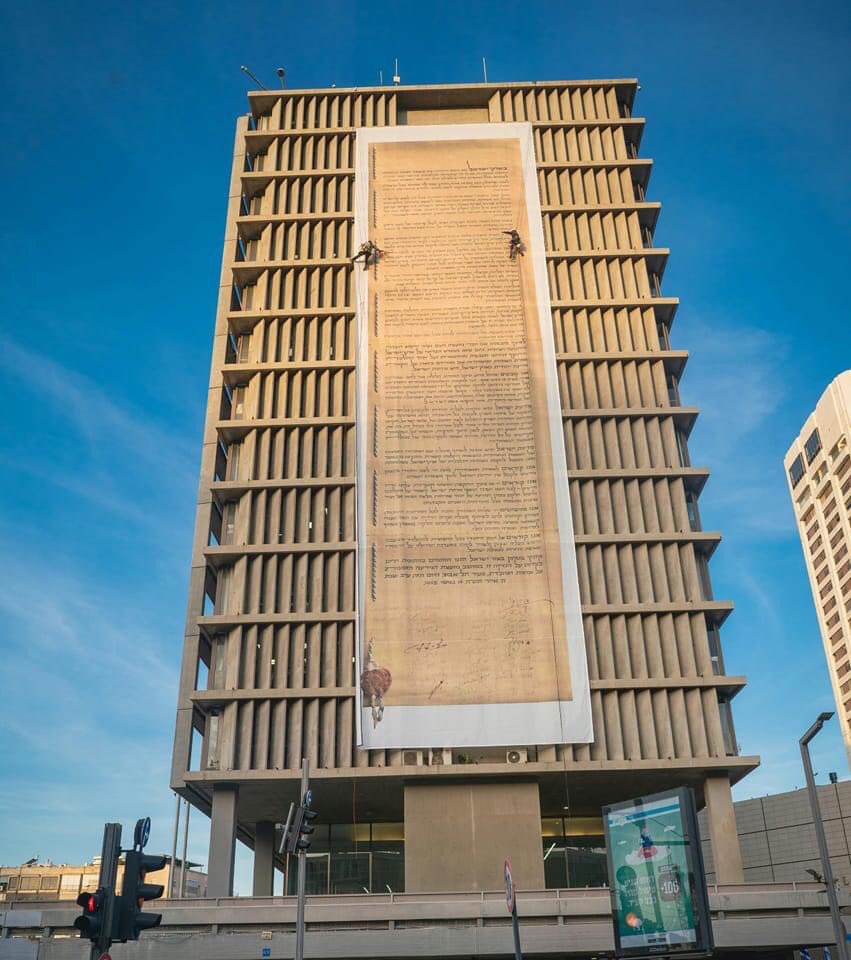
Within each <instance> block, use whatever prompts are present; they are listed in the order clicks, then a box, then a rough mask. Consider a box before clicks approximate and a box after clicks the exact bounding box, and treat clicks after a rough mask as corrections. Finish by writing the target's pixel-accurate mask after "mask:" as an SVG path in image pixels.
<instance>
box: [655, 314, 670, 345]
mask: <svg viewBox="0 0 851 960" xmlns="http://www.w3.org/2000/svg"><path fill="white" fill-rule="evenodd" d="M656 335H657V336H658V338H659V346H660V347H661V348H662V349H663V350H670V349H671V340H670V333H669V331H668V324H667V323H665V322H664V321H662V320H657V321H656Z"/></svg>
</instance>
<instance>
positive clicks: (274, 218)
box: [172, 79, 758, 896]
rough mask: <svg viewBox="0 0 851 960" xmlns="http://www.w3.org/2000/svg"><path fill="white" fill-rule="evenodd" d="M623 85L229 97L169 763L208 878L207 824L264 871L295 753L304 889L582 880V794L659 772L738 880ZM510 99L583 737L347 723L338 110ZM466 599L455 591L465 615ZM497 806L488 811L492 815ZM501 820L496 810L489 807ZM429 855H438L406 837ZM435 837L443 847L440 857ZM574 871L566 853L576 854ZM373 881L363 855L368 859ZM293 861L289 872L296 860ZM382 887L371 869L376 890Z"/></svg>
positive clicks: (596, 811) (594, 815)
mask: <svg viewBox="0 0 851 960" xmlns="http://www.w3.org/2000/svg"><path fill="white" fill-rule="evenodd" d="M636 90H637V83H636V81H635V80H631V79H625V80H600V81H558V82H546V83H544V82H539V83H517V84H501V85H492V84H472V85H446V86H428V87H401V86H400V87H392V88H389V87H379V88H359V89H350V90H346V89H321V90H274V91H273V90H266V91H259V92H256V93H251V94H250V95H249V104H250V113H249V114H248V116H247V117H242V118H240V119H239V120H238V122H237V130H236V140H235V147H234V161H233V169H232V175H231V184H230V196H229V202H228V212H227V220H226V230H225V250H224V261H223V266H222V274H221V286H220V295H219V306H218V313H217V318H216V330H215V336H214V341H213V357H212V367H211V376H210V384H209V393H208V403H207V417H206V422H205V428H204V442H203V452H202V464H201V480H200V487H199V497H198V504H197V521H196V531H195V541H194V548H193V559H192V574H191V585H190V595H189V609H188V619H187V629H186V635H185V644H184V655H183V665H182V673H181V681H180V690H179V703H178V711H177V725H176V736H175V747H174V758H173V769H172V786H173V788H174V789H175V790H176V791H177V792H178V793H179V794H180V795H181V796H184V797H186V798H187V799H189V800H190V802H191V803H193V804H194V805H195V806H196V807H198V808H199V809H201V810H202V811H204V812H205V813H207V814H208V815H210V816H211V818H212V823H211V841H210V857H209V869H210V882H209V892H210V895H211V896H225V895H228V894H229V893H230V892H231V889H232V878H233V863H234V860H233V858H234V844H235V841H236V840H237V839H239V840H241V841H242V842H244V843H246V844H248V845H249V846H250V847H253V848H254V851H255V873H254V892H255V893H256V894H259V895H263V894H268V893H271V892H272V884H273V875H274V869H275V868H276V867H278V868H281V867H282V866H283V864H282V863H281V862H280V860H279V859H278V856H277V849H278V842H279V835H278V834H276V828H275V824H276V823H277V822H280V821H282V820H283V819H284V818H285V815H286V809H287V806H288V804H289V802H290V801H291V800H294V799H296V797H297V794H298V786H299V775H300V774H299V768H300V765H301V761H302V757H306V758H307V759H308V760H309V763H310V767H311V786H312V788H313V795H314V806H315V807H316V809H318V810H319V812H320V819H319V821H317V835H316V840H315V841H314V844H313V847H312V848H311V852H312V855H313V856H312V862H313V864H314V866H313V868H312V869H313V871H314V873H313V877H314V880H315V883H314V885H313V887H312V889H313V891H314V892H328V893H345V892H363V891H364V890H369V891H373V892H377V891H379V890H383V889H384V887H387V888H391V889H394V890H398V889H400V888H401V887H402V886H404V889H406V890H408V891H417V890H436V889H447V885H448V886H450V887H455V888H456V889H457V888H461V889H473V890H481V889H497V888H499V886H500V885H501V882H502V877H501V870H500V869H499V865H500V864H501V863H502V860H503V859H504V858H505V857H506V856H510V857H511V858H512V861H513V863H514V865H515V874H516V879H517V882H518V884H519V886H521V887H526V888H540V886H541V885H542V884H546V885H552V886H569V885H577V886H583V885H586V883H587V882H588V878H589V877H594V876H597V877H598V879H599V880H600V882H603V881H604V878H600V877H599V876H598V874H595V870H598V869H599V864H600V863H601V852H602V851H601V846H602V836H601V834H602V828H601V825H600V807H601V805H603V804H605V803H610V802H614V801H617V800H621V799H627V798H629V797H633V796H636V795H640V794H642V793H650V792H654V791H656V790H661V789H664V788H668V787H673V786H678V785H683V784H687V785H690V786H692V787H693V788H694V789H695V791H696V794H697V797H698V802H699V804H700V805H701V806H705V807H706V809H707V816H708V817H709V820H710V821H711V823H712V826H713V831H712V834H713V841H714V845H715V854H716V856H715V864H716V871H717V876H718V877H719V879H720V880H722V881H736V880H739V879H741V876H742V872H741V860H740V856H739V851H738V844H737V839H736V830H735V818H734V816H733V808H732V800H731V793H730V787H731V784H733V783H735V782H736V781H738V780H739V779H740V778H741V777H742V776H744V775H745V774H746V773H747V772H748V771H750V770H751V769H753V768H754V767H755V766H756V764H757V763H758V759H757V758H755V757H748V756H741V755H740V754H739V749H738V745H737V743H736V738H735V733H734V728H733V723H732V713H731V701H732V699H733V697H734V696H735V695H736V693H738V691H739V690H740V689H741V688H742V687H743V686H744V683H745V678H744V677H741V676H731V675H729V674H728V673H727V672H726V670H725V666H724V659H723V655H722V651H721V642H720V629H721V626H722V624H723V622H724V620H725V618H726V617H727V616H728V614H729V613H730V611H731V609H732V604H731V603H730V602H729V601H727V600H719V599H716V598H715V597H714V596H713V593H712V588H711V583H710V578H709V568H708V563H709V558H710V557H711V555H712V552H713V551H714V549H715V548H716V546H717V545H718V543H719V541H720V534H718V533H716V532H713V531H705V530H703V529H702V526H701V523H700V516H699V510H698V499H699V496H700V492H701V490H702V488H703V486H704V484H705V483H706V480H707V478H708V470H707V469H706V468H705V467H702V466H697V465H694V464H692V462H691V458H690V454H689V449H688V435H689V432H690V430H691V428H692V425H693V424H694V421H695V418H696V417H697V410H696V409H695V408H693V407H687V406H684V405H683V404H682V403H681V401H680V395H679V388H678V384H679V379H680V376H681V374H682V371H683V368H684V366H685V363H686V360H687V356H688V355H687V352H686V351H685V350H684V349H681V348H680V347H679V346H676V347H674V346H672V341H671V328H672V324H673V321H674V315H675V313H676V310H677V306H678V300H677V299H676V298H674V297H671V296H668V295H666V294H663V291H662V286H661V284H662V275H663V272H664V268H665V263H666V261H667V258H668V251H667V249H665V248H661V247H658V246H657V245H656V244H655V242H654V237H653V234H654V229H655V224H656V219H657V216H658V214H659V210H660V204H659V203H658V202H657V201H655V200H651V199H648V189H649V188H648V182H649V178H650V172H651V169H652V161H651V160H649V159H646V158H643V157H641V156H639V146H640V142H641V135H642V132H643V129H644V120H643V119H642V118H640V117H637V116H634V115H633V100H634V97H635V93H636ZM435 123H440V124H442V125H446V124H452V123H464V124H470V123H475V124H506V123H512V124H514V123H522V124H528V125H529V128H530V130H531V134H532V137H533V142H534V158H533V159H534V174H535V176H536V178H537V188H538V193H539V197H540V216H541V218H542V229H543V237H544V246H545V252H544V257H545V263H546V273H547V281H548V286H549V298H550V303H549V309H550V313H551V317H552V325H553V336H554V341H555V363H556V368H557V378H558V392H559V394H560V404H561V408H562V427H563V436H564V450H565V456H566V467H567V475H568V483H569V493H570V502H571V508H572V521H573V530H574V533H575V537H574V539H575V553H576V563H577V566H578V580H579V592H580V598H581V615H582V625H583V630H584V644H585V653H586V657H587V668H588V676H589V685H590V700H591V713H592V718H593V730H594V736H593V742H590V743H576V744H569V743H567V744H560V743H558V744H553V743H543V744H542V743H526V742H518V743H516V744H511V745H508V746H506V747H502V748H488V749H475V748H464V749H463V750H462V749H459V748H457V747H456V746H455V745H454V744H452V743H451V742H450V743H443V744H439V745H438V744H436V745H435V746H434V748H431V749H417V750H405V749H386V750H374V749H370V750H365V749H362V748H360V747H359V746H358V744H357V713H356V711H357V706H356V696H357V673H356V624H357V582H356V577H357V556H356V551H357V530H356V515H357V490H356V475H357V464H356V460H355V455H356V429H357V424H356V416H355V408H356V390H355V372H356V347H357V343H358V330H357V328H356V325H355V312H356V311H355V306H356V304H355V291H354V286H355V285H354V276H353V273H354V268H353V265H352V262H351V257H352V256H353V254H354V253H355V252H356V250H355V249H353V220H354V196H355V190H356V186H357V185H356V183H355V145H356V138H357V133H358V130H359V129H362V128H365V127H369V128H373V127H386V126H395V125H406V124H407V125H421V124H435ZM473 614H474V615H475V611H473ZM506 811H510V814H511V815H510V816H508V817H507V816H506ZM515 826H516V827H517V829H514V827H515ZM440 851H442V852H443V856H438V855H436V852H440ZM447 857H448V858H453V859H457V860H458V863H456V864H454V865H453V867H452V869H451V870H447V866H446V859H447ZM586 867H587V870H586V869H585V868H586ZM391 877H392V878H395V879H393V880H391V879H390V878H391ZM310 882H312V881H310V880H309V883H310ZM394 884H395V886H394Z"/></svg>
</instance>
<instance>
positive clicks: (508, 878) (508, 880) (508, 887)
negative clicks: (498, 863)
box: [502, 860, 517, 913]
mask: <svg viewBox="0 0 851 960" xmlns="http://www.w3.org/2000/svg"><path fill="white" fill-rule="evenodd" d="M502 875H503V877H504V879H505V905H506V907H508V912H509V913H514V908H515V906H516V902H517V901H516V898H515V894H514V877H513V875H512V873H511V861H510V860H506V861H505V865H504V866H503V868H502Z"/></svg>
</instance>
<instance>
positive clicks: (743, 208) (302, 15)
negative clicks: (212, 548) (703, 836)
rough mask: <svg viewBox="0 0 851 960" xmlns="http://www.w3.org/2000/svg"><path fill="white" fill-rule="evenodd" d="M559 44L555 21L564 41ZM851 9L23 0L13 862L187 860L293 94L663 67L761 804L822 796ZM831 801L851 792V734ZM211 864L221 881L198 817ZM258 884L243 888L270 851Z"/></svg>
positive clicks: (12, 585)
mask: <svg viewBox="0 0 851 960" xmlns="http://www.w3.org/2000/svg"><path fill="white" fill-rule="evenodd" d="M553 24H555V26H553ZM849 39H851V7H849V6H848V5H847V4H845V3H819V2H806V3H804V2H801V3H783V2H750V3H741V2H737V3H729V2H723V0H722V2H715V3H711V4H709V3H706V4H696V3H682V2H678V3H667V2H665V3H647V4H635V3H624V2H610V3H607V4H590V3H586V4H579V3H572V2H570V3H568V2H559V3H555V2H553V3H540V2H531V3H522V4H521V3H504V2H492V3H484V2H472V3H457V2H456V3H446V2H443V0H439V2H433V3H430V4H422V3H416V4H414V3H405V2H395V3H387V2H384V0H376V2H371V3H369V4H363V3H346V4H344V3H331V2H317V3H313V4H310V5H308V4H293V3H270V2H255V3H249V4H233V3H227V4H225V3H220V2H209V0H208V2H184V3H174V2H169V3H163V2H158V0H150V2H146V3H144V4H141V3H133V2H130V3H126V4H114V3H111V2H110V3H107V2H103V3H98V2H81V3H77V4H67V3H58V2H56V0H47V2H41V3H39V4H5V5H3V7H2V12H0V83H2V89H3V91H4V92H3V95H2V97H0V122H2V126H3V130H4V133H5V147H4V150H3V151H2V153H0V167H2V178H0V183H2V191H3V198H2V204H0V220H1V221H2V230H0V263H2V268H3V276H4V278H5V282H4V283H3V285H2V289H0V310H2V312H1V313H0V316H2V318H3V325H2V331H0V338H2V339H0V370H2V373H3V377H4V381H5V383H6V387H7V394H6V396H7V400H8V401H9V406H8V407H7V412H6V415H5V417H4V418H3V428H2V429H3V443H2V446H0V457H1V458H2V466H3V469H2V472H0V483H2V485H3V488H4V496H3V501H2V502H3V504H4V509H3V510H2V511H0V567H2V571H1V572H0V617H1V618H2V630H0V654H2V663H3V671H2V674H0V704H2V709H0V769H2V771H3V776H2V779H1V780H0V862H2V863H18V862H20V861H22V860H23V859H27V858H29V857H31V856H35V855H37V854H38V855H40V856H41V857H42V858H46V857H51V858H53V859H54V860H56V861H66V862H75V861H79V860H80V859H81V858H86V857H89V856H91V854H93V853H95V852H97V849H98V847H99V843H100V824H101V823H102V822H103V821H104V820H107V819H118V820H122V821H123V822H124V823H125V824H127V825H128V827H129V826H131V825H132V822H133V820H134V819H135V818H136V817H137V816H142V815H144V814H150V815H151V816H152V817H153V818H154V829H153V833H152V841H151V842H152V845H153V846H155V847H158V848H160V849H167V848H168V847H169V846H170V833H171V824H172V819H171V818H172V815H173V801H172V798H171V796H170V793H169V791H168V786H167V784H168V765H169V760H170V748H171V731H172V724H173V716H174V706H175V692H176V681H177V672H178V665H179V658H180V650H181V644H182V633H183V618H184V612H185V588H186V581H187V574H188V566H189V558H190V541H191V533H192V522H193V504H194V499H195V490H196V484H197V464H198V456H199V443H200V438H201V427H202V417H203V405H204V401H205V390H206V383H207V374H208V364H209V348H210V342H211V335H212V327H213V317H214V308H215V297H216V290H217V283H218V275H219V268H220V258H221V239H222V227H223V221H224V213H225V196H226V190H227V182H228V176H229V169H230V157H229V154H230V150H231V147H232V139H233V121H234V118H235V117H236V115H237V114H238V113H240V112H243V111H244V110H245V108H246V106H245V99H244V93H245V90H246V86H247V85H246V83H245V81H244V78H243V76H242V74H241V73H240V72H239V65H240V64H242V63H246V64H248V65H249V66H250V67H251V68H252V69H253V70H254V71H255V72H256V73H257V74H258V75H259V76H260V77H261V78H262V79H265V80H266V82H267V83H269V85H273V82H274V81H275V75H274V69H275V67H277V66H278V65H283V66H285V67H286V69H287V78H288V83H289V85H290V86H301V87H312V86H325V85H329V84H332V83H335V84H337V85H338V86H350V85H369V84H373V83H376V82H377V80H378V72H379V70H383V71H384V76H385V78H389V76H390V74H391V73H392V65H393V58H394V57H398V58H399V62H400V70H401V74H402V78H403V80H404V81H405V82H406V83H430V82H435V83H436V82H464V81H475V80H478V79H480V76H481V73H480V70H481V66H480V64H481V57H482V56H486V57H487V60H488V71H489V75H490V79H491V80H522V79H559V78H572V79H577V78H586V77H613V76H637V77H638V78H639V79H640V82H641V85H642V89H641V92H640V94H639V96H638V100H637V103H636V113H637V114H639V115H642V116H646V117H647V118H648V126H647V131H646V134H645V138H644V142H643V144H642V155H644V156H650V157H653V158H654V159H655V160H656V166H655V169H654V172H653V177H652V180H651V185H650V190H649V192H648V198H649V199H653V200H661V201H662V202H663V204H664V208H663V211H662V215H661V218H660V221H659V227H658V230H657V233H656V237H657V241H658V243H659V245H662V246H670V247H671V250H672V257H671V262H670V264H669V267H668V270H667V273H666V277H665V284H664V287H665V292H666V294H668V295H672V296H674V295H675V296H679V297H681V299H682V306H681V308H680V311H679V315H678V317H677V321H676V324H675V326H674V330H673V335H672V341H673V345H674V346H675V347H678V348H686V349H689V350H690V351H691V354H692V355H691V360H690V362H689V364H688V367H687V370H686V375H685V377H684V380H683V383H682V391H681V392H682V396H683V402H684V403H689V404H692V403H693V404H697V405H699V406H701V407H702V408H703V413H702V416H701V417H700V419H699V421H698V424H697V426H696V428H695V431H694V433H693V435H692V443H691V451H692V460H693V462H695V463H699V464H706V465H708V466H710V467H711V468H712V470H713V475H712V478H711V480H710V482H709V484H708V485H707V487H706V490H705V492H704V495H703V497H702V499H701V513H702V517H703V521H704V526H705V527H706V528H707V529H718V530H720V531H722V533H723V534H724V542H723V543H722V545H721V547H720V548H719V550H718V551H717V553H716V555H715V558H714V559H713V562H712V574H713V580H714V586H715V593H716V596H718V597H723V598H731V599H733V600H734V601H735V602H736V611H735V613H734V614H733V616H732V617H731V618H730V620H729V621H728V623H727V625H726V626H725V628H724V631H723V633H722V639H723V642H724V648H725V655H726V661H727V668H728V671H729V672H730V673H745V674H748V675H749V678H750V683H749V686H748V687H747V688H746V690H745V691H744V692H743V693H742V694H741V695H740V696H739V698H738V699H737V700H736V702H735V718H736V724H737V734H738V739H739V742H740V743H741V747H742V750H743V752H745V753H759V754H761V755H762V757H763V766H762V768H761V769H760V770H759V771H758V772H757V773H755V774H754V775H752V776H751V777H749V778H748V779H747V780H745V781H744V782H743V783H742V784H741V785H740V787H739V788H738V789H737V796H739V797H747V796H753V795H758V794H764V793H766V792H769V791H774V790H780V789H789V788H793V787H795V786H799V785H801V783H802V774H801V772H800V758H799V755H798V751H797V738H798V737H799V736H800V734H801V733H802V732H803V730H804V729H806V727H807V726H808V725H809V723H810V722H811V719H812V718H813V717H814V716H815V715H816V714H817V713H818V712H819V711H820V710H822V709H825V708H828V709H829V708H831V706H832V697H831V691H830V686H829V682H828V679H827V674H826V669H825V664H824V657H823V653H822V650H821V643H820V640H819V636H818V629H817V625H816V621H815V616H814V613H813V607H812V600H811V596H810V592H809V586H808V583H807V580H806V574H805V571H804V565H803V559H802V555H801V550H800V546H799V544H798V541H797V536H796V533H795V529H794V524H793V517H792V512H791V508H790V505H789V503H788V497H787V493H786V489H785V483H784V478H783V472H782V457H783V454H784V452H785V450H786V448H787V446H788V444H789V442H790V440H791V438H792V437H793V436H794V435H795V434H796V433H797V430H798V429H799V426H800V422H801V420H802V419H803V417H804V416H805V415H806V414H807V413H808V412H809V411H810V409H811V408H812V406H813V405H814V403H815V401H816V399H817V397H818V395H819V394H820V392H821V391H822V389H823V388H824V386H825V385H826V384H827V382H828V381H829V380H830V379H831V378H833V377H834V376H835V375H836V374H837V373H838V372H840V371H841V370H842V369H846V368H848V367H849V366H851V324H849V322H848V305H847V304H848V301H847V293H846V290H845V281H843V283H839V282H838V281H839V279H841V278H842V277H843V276H846V277H847V262H848V252H849V249H848V248H849V226H848V225H849V223H851V217H849V213H851V210H849V206H851V204H849V200H851V184H849V177H848V166H847V158H848V156H849V154H851V142H849V141H851V135H849V122H848V121H849V115H848V103H849V99H851V84H849V75H850V74H851V70H849V58H848V57H847V50H848V43H849ZM815 767H816V769H817V770H818V771H819V772H820V778H821V779H826V775H827V772H828V771H829V770H837V771H839V773H840V776H843V777H844V776H846V775H847V773H848V770H847V766H846V761H845V756H844V751H843V749H842V745H841V741H840V738H839V736H838V733H837V730H836V727H835V724H834V725H832V726H831V728H830V729H829V730H826V731H825V732H824V733H822V734H821V735H820V737H819V739H818V741H817V746H816V749H815ZM194 823H195V828H194V829H193V832H192V840H191V853H192V854H193V855H194V856H195V857H196V858H197V859H199V860H201V861H205V860H206V842H207V834H206V830H205V824H204V823H203V821H202V818H201V817H200V815H196V817H195V820H194ZM241 867H242V868H241V870H240V877H241V878H242V880H241V884H242V886H243V887H245V881H244V877H245V858H244V857H242V858H241Z"/></svg>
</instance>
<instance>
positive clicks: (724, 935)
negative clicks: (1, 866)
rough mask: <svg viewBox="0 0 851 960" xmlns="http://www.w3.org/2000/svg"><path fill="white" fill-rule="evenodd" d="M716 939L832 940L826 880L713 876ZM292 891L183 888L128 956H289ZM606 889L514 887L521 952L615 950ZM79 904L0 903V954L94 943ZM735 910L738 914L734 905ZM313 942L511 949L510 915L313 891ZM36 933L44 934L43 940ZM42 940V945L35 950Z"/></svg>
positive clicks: (406, 952) (414, 899) (316, 953)
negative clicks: (265, 952) (199, 893)
mask: <svg viewBox="0 0 851 960" xmlns="http://www.w3.org/2000/svg"><path fill="white" fill-rule="evenodd" d="M710 903H711V907H712V910H713V914H714V919H713V930H714V935H715V942H716V947H718V948H721V949H746V948H760V947H762V948H783V947H786V948H788V947H796V946H799V945H800V944H801V943H807V944H809V945H811V946H819V945H822V944H825V943H828V942H829V941H830V929H831V928H830V919H829V914H828V912H827V907H826V904H825V903H824V897H823V894H822V892H821V889H820V885H819V884H815V883H812V884H782V883H778V884H741V885H735V886H721V887H712V888H711V889H710ZM295 910H296V908H295V899H294V898H293V897H269V898H249V897H246V898H229V899H219V900H182V901H172V902H166V903H163V904H162V913H163V925H162V927H160V928H159V929H158V930H156V931H151V932H149V933H146V934H145V935H144V936H143V938H142V940H141V941H140V942H139V943H137V944H127V945H126V946H122V948H121V955H122V957H125V956H126V957H127V958H128V960H129V958H136V957H138V958H143V957H144V958H148V960H153V958H159V957H162V958H171V957H189V958H195V957H198V958H210V960H225V958H230V960H242V958H249V957H250V958H254V957H257V956H259V955H261V953H260V951H261V948H262V947H263V946H271V948H272V955H273V956H276V957H289V956H292V951H293V946H294V943H293V941H294V927H295ZM610 910H611V906H610V899H609V892H608V890H605V889H593V890H545V891H522V892H520V893H519V895H518V913H519V915H520V923H521V940H522V946H523V951H524V953H525V954H526V955H531V956H536V955H539V956H542V955H545V954H553V953H558V954H559V955H565V954H570V953H587V952H594V951H601V950H607V951H610V950H612V949H613V947H614V943H613V938H612V925H611V918H610ZM77 913H78V908H77V907H76V906H75V905H73V904H72V905H70V906H69V905H63V906H59V904H57V903H52V904H51V903H44V904H39V905H38V906H35V905H29V904H27V905H21V906H20V908H18V907H17V906H15V905H11V909H7V910H6V911H3V912H0V923H2V925H3V928H4V931H5V932H6V934H7V935H6V937H4V938H3V939H2V940H0V958H2V960H5V958H13V957H14V958H20V957H36V956H38V957H39V958H41V960H52V958H55V960H64V958H72V957H74V958H76V957H83V956H85V951H86V949H87V946H86V945H85V944H83V943H81V942H80V940H79V939H70V938H69V937H68V934H69V932H70V929H71V925H72V923H73V919H74V917H75V916H76V915H77ZM737 914H738V916H737ZM306 921H307V935H306V951H305V952H306V954H307V955H308V956H310V957H312V958H336V957H341V958H342V957H364V958H367V957H372V958H374V957H454V956H467V957H475V956H507V955H510V953H511V952H512V946H511V929H510V920H509V917H508V916H507V914H506V910H505V902H504V898H503V894H502V892H496V891H493V892H486V893H479V894H471V893H439V894H393V895H374V896H369V895H366V896H327V897H309V898H308V901H307V911H306ZM39 940H40V942H39ZM31 948H35V951H36V952H32V949H31Z"/></svg>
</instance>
